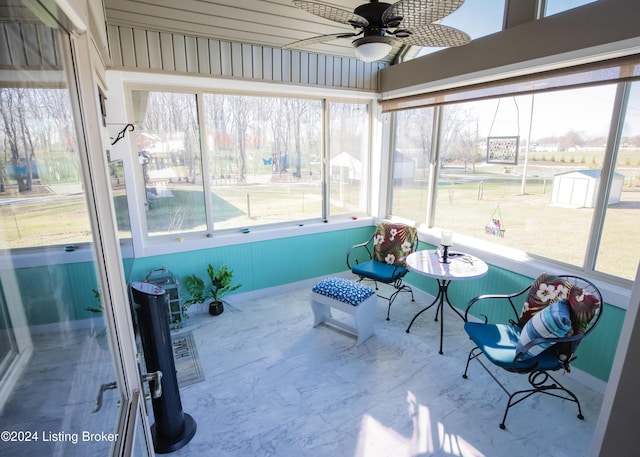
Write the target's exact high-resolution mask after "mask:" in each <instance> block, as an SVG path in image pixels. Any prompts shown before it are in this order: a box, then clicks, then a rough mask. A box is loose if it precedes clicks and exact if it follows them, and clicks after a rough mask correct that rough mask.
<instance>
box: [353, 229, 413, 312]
mask: <svg viewBox="0 0 640 457" xmlns="http://www.w3.org/2000/svg"><path fill="white" fill-rule="evenodd" d="M417 248H418V231H417V229H416V228H415V227H411V226H409V225H405V224H398V223H387V222H382V223H380V224H378V225H377V226H376V231H375V232H374V233H373V235H371V238H369V239H368V240H367V241H365V242H364V243H360V244H356V245H354V246H351V247H350V248H349V250H348V251H347V266H348V267H349V269H350V270H351V271H352V272H353V273H354V274H355V275H357V276H358V277H359V278H360V279H359V282H360V281H363V280H365V279H368V280H372V281H374V283H375V288H376V290H378V282H381V283H384V284H389V285H391V286H393V288H394V289H395V290H394V291H393V293H392V294H391V295H390V296H389V297H385V296H382V295H379V294H378V296H379V297H381V298H384V299H385V300H387V301H388V302H389V306H388V308H387V320H389V313H390V311H391V305H392V304H393V301H394V300H395V299H396V297H397V296H398V294H399V293H400V292H409V293H410V294H411V301H415V299H414V297H413V290H412V289H411V287H409V286H408V285H406V284H404V282H403V281H402V278H403V277H404V276H405V275H406V274H407V272H408V270H407V266H406V263H405V260H406V258H407V256H408V255H409V254H411V253H412V252H414V251H415V250H416V249H417Z"/></svg>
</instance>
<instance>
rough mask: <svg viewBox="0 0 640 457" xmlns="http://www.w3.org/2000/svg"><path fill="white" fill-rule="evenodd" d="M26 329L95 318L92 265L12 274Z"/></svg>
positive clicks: (91, 263)
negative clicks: (91, 308)
mask: <svg viewBox="0 0 640 457" xmlns="http://www.w3.org/2000/svg"><path fill="white" fill-rule="evenodd" d="M15 273H16V279H17V281H18V286H19V287H20V291H21V295H22V305H23V307H24V311H25V315H26V317H27V322H28V323H29V325H43V324H52V323H59V322H68V321H73V320H77V319H85V318H88V317H94V316H95V315H94V314H93V313H91V312H89V311H86V309H85V308H87V307H92V306H96V304H97V303H96V300H95V298H94V296H93V292H92V290H93V289H97V279H96V275H95V270H94V268H93V262H81V263H72V264H60V265H48V266H45V267H33V268H20V269H17V270H16V271H15Z"/></svg>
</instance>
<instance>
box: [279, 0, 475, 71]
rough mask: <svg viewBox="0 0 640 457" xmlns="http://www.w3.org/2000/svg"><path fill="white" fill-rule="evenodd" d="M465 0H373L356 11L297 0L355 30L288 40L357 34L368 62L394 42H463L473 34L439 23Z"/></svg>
mask: <svg viewBox="0 0 640 457" xmlns="http://www.w3.org/2000/svg"><path fill="white" fill-rule="evenodd" d="M463 3H464V0H400V1H399V2H396V3H394V4H390V3H384V2H379V1H378V0H370V1H369V3H365V4H363V5H360V6H358V7H357V8H356V9H355V10H353V13H352V12H350V11H347V10H343V9H341V8H335V7H333V6H330V5H326V4H324V3H318V2H310V1H304V0H294V2H293V4H294V5H295V6H296V7H298V8H300V9H301V10H304V11H307V12H309V13H311V14H315V15H316V16H320V17H322V18H325V19H329V20H331V21H335V22H340V23H342V24H347V25H350V26H352V27H353V28H354V29H355V30H356V31H355V32H351V33H349V32H346V33H334V34H330V35H320V36H316V37H312V38H307V39H305V40H300V41H295V42H293V43H290V44H287V45H286V46H284V48H285V49H286V48H301V47H304V46H309V45H313V44H318V43H324V42H326V41H331V40H335V39H339V38H355V39H354V40H353V42H352V43H353V46H354V47H355V48H356V56H357V57H358V58H359V59H360V60H363V61H365V62H372V61H375V60H380V59H382V58H384V57H385V56H386V55H387V54H388V53H389V51H390V50H391V46H392V44H394V43H400V44H406V45H412V46H434V47H450V46H461V45H464V44H467V43H469V42H470V41H471V38H470V37H469V35H467V34H466V33H464V32H462V31H461V30H458V29H455V28H453V27H448V26H446V25H441V24H437V22H438V21H440V20H441V19H442V18H444V17H445V16H448V15H449V14H451V13H453V12H454V11H455V10H457V9H458V8H460V6H461V5H462V4H463Z"/></svg>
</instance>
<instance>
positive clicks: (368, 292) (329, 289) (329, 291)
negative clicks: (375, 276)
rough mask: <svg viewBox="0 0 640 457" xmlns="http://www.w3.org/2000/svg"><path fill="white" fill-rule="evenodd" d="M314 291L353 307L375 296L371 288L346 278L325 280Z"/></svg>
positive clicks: (314, 287)
mask: <svg viewBox="0 0 640 457" xmlns="http://www.w3.org/2000/svg"><path fill="white" fill-rule="evenodd" d="M312 291H313V292H315V293H318V294H320V295H324V296H326V297H329V298H333V299H334V300H338V301H341V302H343V303H348V304H350V305H353V306H358V305H359V304H360V303H362V302H363V301H365V300H366V299H367V298H369V297H371V296H372V295H374V294H375V292H374V290H373V289H372V288H371V287H368V286H365V285H364V284H359V283H357V282H353V281H349V280H348V279H344V278H327V279H323V280H322V281H320V282H319V283H317V284H316V285H315V286H313V289H312Z"/></svg>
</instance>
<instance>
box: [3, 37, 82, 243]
mask: <svg viewBox="0 0 640 457" xmlns="http://www.w3.org/2000/svg"><path fill="white" fill-rule="evenodd" d="M49 34H51V32H50V31H49ZM0 113H1V114H2V117H1V119H0V128H1V129H2V131H1V132H0V136H1V138H2V143H1V145H0V150H1V151H2V155H0V162H1V167H0V168H1V169H0V203H2V204H0V233H1V234H2V236H1V237H0V248H3V249H7V248H20V247H27V246H47V245H51V244H61V243H70V244H77V243H83V242H87V241H90V240H91V234H90V230H91V229H90V227H89V220H88V218H87V210H86V206H85V201H84V196H83V191H84V189H83V188H82V180H81V177H80V162H79V158H78V154H77V150H76V142H75V137H74V133H73V132H74V126H73V118H72V116H71V104H70V101H69V95H68V92H67V90H66V89H61V88H59V87H58V86H57V85H50V86H42V87H37V86H32V87H7V86H3V87H2V88H0ZM63 214H64V221H65V223H64V224H52V222H53V221H57V220H59V219H60V216H61V215H63ZM45 228H46V230H45Z"/></svg>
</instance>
